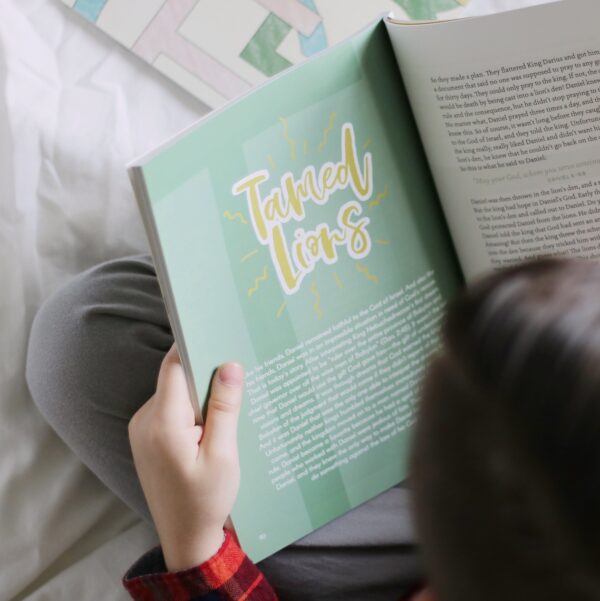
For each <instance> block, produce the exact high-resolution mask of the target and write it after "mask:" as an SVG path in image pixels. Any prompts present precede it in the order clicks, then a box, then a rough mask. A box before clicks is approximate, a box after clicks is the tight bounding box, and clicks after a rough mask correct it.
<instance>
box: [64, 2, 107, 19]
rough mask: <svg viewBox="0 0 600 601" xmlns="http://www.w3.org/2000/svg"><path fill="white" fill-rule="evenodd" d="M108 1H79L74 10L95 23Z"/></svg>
mask: <svg viewBox="0 0 600 601" xmlns="http://www.w3.org/2000/svg"><path fill="white" fill-rule="evenodd" d="M107 2H108V0H77V2H75V5H74V6H73V8H74V9H75V10H76V11H77V12H78V13H79V14H81V15H83V16H84V17H85V18H86V19H88V20H89V21H92V22H93V23H95V22H96V21H97V20H98V17H99V16H100V13H101V12H102V9H103V8H104V6H105V5H106V3H107Z"/></svg>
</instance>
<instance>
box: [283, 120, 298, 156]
mask: <svg viewBox="0 0 600 601" xmlns="http://www.w3.org/2000/svg"><path fill="white" fill-rule="evenodd" d="M279 122H280V123H281V125H283V139H284V140H285V141H286V142H287V143H288V144H289V145H290V156H291V158H292V161H295V160H296V141H295V140H294V139H293V138H291V137H290V132H289V126H288V120H287V119H286V118H285V117H279Z"/></svg>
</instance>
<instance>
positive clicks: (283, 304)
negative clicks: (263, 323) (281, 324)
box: [275, 301, 287, 319]
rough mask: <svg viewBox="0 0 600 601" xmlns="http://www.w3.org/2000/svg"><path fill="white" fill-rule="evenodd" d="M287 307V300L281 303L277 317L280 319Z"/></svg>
mask: <svg viewBox="0 0 600 601" xmlns="http://www.w3.org/2000/svg"><path fill="white" fill-rule="evenodd" d="M286 307H287V301H283V302H282V303H281V306H280V307H279V309H277V313H276V315H275V316H276V317H277V319H279V318H280V317H281V314H282V313H283V310H284V309H285V308H286Z"/></svg>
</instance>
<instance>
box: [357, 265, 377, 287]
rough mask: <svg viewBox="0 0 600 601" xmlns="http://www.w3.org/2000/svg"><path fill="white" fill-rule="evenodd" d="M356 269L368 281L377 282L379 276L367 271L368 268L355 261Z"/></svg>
mask: <svg viewBox="0 0 600 601" xmlns="http://www.w3.org/2000/svg"><path fill="white" fill-rule="evenodd" d="M356 270H357V271H358V272H359V273H363V274H364V275H365V276H366V278H367V279H368V280H369V281H370V282H373V283H374V284H379V278H378V277H377V276H376V275H374V274H372V273H369V270H368V268H367V267H365V266H364V265H361V264H360V263H357V264H356Z"/></svg>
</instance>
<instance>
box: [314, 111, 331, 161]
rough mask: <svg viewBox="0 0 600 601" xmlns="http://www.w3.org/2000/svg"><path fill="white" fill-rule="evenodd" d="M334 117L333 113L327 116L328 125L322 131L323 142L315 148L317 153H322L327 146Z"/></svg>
mask: <svg viewBox="0 0 600 601" xmlns="http://www.w3.org/2000/svg"><path fill="white" fill-rule="evenodd" d="M335 117H336V114H335V113H331V115H329V125H327V127H326V128H325V129H324V130H323V140H322V141H321V143H320V144H319V146H318V147H317V148H318V150H319V152H323V150H324V149H325V146H327V142H328V140H329V132H330V131H331V130H332V129H333V122H334V121H335Z"/></svg>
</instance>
